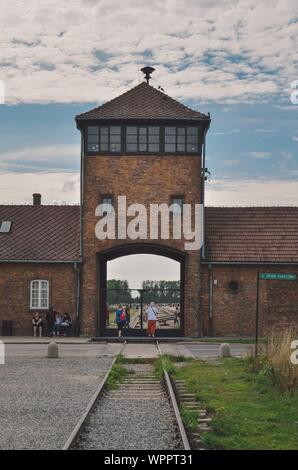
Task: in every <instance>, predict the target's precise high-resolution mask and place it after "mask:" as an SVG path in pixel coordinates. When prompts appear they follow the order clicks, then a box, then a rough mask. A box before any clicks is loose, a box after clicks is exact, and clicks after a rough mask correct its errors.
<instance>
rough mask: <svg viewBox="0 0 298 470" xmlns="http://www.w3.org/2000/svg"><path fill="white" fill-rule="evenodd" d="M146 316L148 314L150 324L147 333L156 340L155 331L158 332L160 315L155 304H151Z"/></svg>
mask: <svg viewBox="0 0 298 470" xmlns="http://www.w3.org/2000/svg"><path fill="white" fill-rule="evenodd" d="M146 314H147V322H148V326H147V333H148V336H151V337H152V338H154V337H155V331H156V322H157V315H158V310H157V307H156V306H155V303H154V302H151V304H150V306H149V308H147V310H146Z"/></svg>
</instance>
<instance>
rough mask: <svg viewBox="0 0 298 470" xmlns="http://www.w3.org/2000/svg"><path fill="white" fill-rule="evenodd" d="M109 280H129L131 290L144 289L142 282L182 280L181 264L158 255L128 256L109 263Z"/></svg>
mask: <svg viewBox="0 0 298 470" xmlns="http://www.w3.org/2000/svg"><path fill="white" fill-rule="evenodd" d="M107 279H127V280H128V282H129V287H130V289H138V288H141V287H142V281H146V280H151V281H159V280H163V279H166V280H167V281H179V280H180V263H179V262H178V261H174V260H172V259H169V258H165V257H164V256H158V255H146V254H140V255H128V256H122V257H121V258H116V259H114V260H112V261H109V262H108V263H107Z"/></svg>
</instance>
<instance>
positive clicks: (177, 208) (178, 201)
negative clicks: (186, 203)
mask: <svg viewBox="0 0 298 470" xmlns="http://www.w3.org/2000/svg"><path fill="white" fill-rule="evenodd" d="M172 205H173V214H179V213H182V209H183V197H182V196H173V197H172Z"/></svg>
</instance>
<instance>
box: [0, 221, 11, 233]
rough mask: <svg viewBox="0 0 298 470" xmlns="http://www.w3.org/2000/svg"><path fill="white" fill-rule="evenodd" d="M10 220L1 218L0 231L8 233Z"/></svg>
mask: <svg viewBox="0 0 298 470" xmlns="http://www.w3.org/2000/svg"><path fill="white" fill-rule="evenodd" d="M11 226H12V222H11V221H10V220H3V221H2V222H0V233H9V232H10V230H11Z"/></svg>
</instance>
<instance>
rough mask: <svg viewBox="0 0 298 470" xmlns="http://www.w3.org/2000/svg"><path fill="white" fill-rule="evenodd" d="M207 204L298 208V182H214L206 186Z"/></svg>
mask: <svg viewBox="0 0 298 470" xmlns="http://www.w3.org/2000/svg"><path fill="white" fill-rule="evenodd" d="M206 204H207V205H211V206H249V205H251V206H263V205H268V206H292V205H296V206H297V205H298V181H293V180H269V181H268V180H241V181H240V180H239V181H231V180H212V181H211V183H209V184H208V185H207V186H206Z"/></svg>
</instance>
